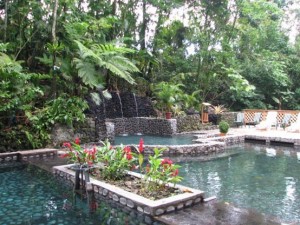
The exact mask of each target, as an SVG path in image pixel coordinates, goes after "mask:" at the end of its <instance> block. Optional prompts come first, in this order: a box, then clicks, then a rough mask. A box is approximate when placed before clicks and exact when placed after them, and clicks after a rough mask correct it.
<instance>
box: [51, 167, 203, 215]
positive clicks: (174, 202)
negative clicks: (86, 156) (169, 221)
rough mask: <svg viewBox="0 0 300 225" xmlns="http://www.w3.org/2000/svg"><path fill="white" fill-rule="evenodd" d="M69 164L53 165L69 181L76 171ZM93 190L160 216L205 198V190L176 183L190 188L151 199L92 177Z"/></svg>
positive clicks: (127, 206)
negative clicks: (176, 193)
mask: <svg viewBox="0 0 300 225" xmlns="http://www.w3.org/2000/svg"><path fill="white" fill-rule="evenodd" d="M68 167H69V165H64V166H56V167H53V173H54V174H55V176H58V177H63V178H64V179H66V180H67V181H68V182H70V181H71V182H74V180H75V179H74V176H75V172H74V171H72V170H70V169H68ZM129 173H130V175H132V176H137V177H141V176H142V175H141V174H137V173H133V172H129ZM89 186H92V190H93V191H94V193H95V194H96V195H100V196H101V197H102V198H105V199H108V200H113V201H115V202H118V203H120V204H121V205H123V206H124V207H126V208H129V209H133V210H137V211H139V212H141V213H143V214H145V215H150V216H158V215H162V214H164V213H168V212H173V211H175V210H181V209H184V208H186V207H189V206H192V205H194V204H199V203H201V202H202V201H203V199H204V197H203V196H204V192H203V191H200V190H196V189H192V188H188V187H184V186H181V185H176V187H177V188H179V189H181V190H188V191H187V192H184V193H182V194H178V195H176V196H172V197H168V198H164V199H160V200H155V201H153V200H150V199H146V198H144V197H142V196H139V195H137V194H134V193H131V192H128V191H125V190H123V189H122V188H120V187H116V186H114V185H111V184H108V183H105V182H102V181H99V180H96V179H93V178H90V184H89Z"/></svg>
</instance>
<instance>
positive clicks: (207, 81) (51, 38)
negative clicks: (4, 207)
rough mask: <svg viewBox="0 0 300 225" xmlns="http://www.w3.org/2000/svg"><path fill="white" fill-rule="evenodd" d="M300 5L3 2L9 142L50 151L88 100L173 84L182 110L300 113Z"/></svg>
mask: <svg viewBox="0 0 300 225" xmlns="http://www.w3.org/2000/svg"><path fill="white" fill-rule="evenodd" d="M299 3H300V1H299V0H296V1H291V0H271V1H268V0H255V1H251V0H230V1H229V0H201V1H196V0H189V1H182V0H172V1H170V0H151V1H146V0H126V1H125V0H112V1H102V0H60V1H58V0H38V1H37V0H26V1H25V0H0V27H1V31H2V32H1V33H0V117H1V120H0V129H1V135H2V136H1V137H3V136H5V140H7V141H8V142H17V143H20V144H22V145H23V146H24V143H23V140H21V138H18V137H16V135H15V132H16V130H21V131H22V132H23V133H24V137H25V139H27V140H28V141H29V142H28V146H27V147H28V148H32V147H33V148H38V147H42V146H44V145H45V144H46V143H47V141H48V140H49V132H50V130H51V127H52V126H53V125H54V124H55V123H63V124H68V125H69V126H72V125H73V123H74V122H80V121H83V120H84V118H85V114H84V110H86V109H87V108H88V104H87V102H86V101H85V98H86V96H87V95H90V96H92V97H93V99H95V101H96V102H97V101H98V102H99V101H100V99H99V97H97V94H98V93H100V92H102V93H104V94H106V95H107V93H109V92H110V91H132V92H135V93H137V94H139V95H147V96H149V97H153V96H155V94H156V93H155V91H156V90H157V87H159V86H162V85H161V84H164V83H165V82H167V83H168V84H170V85H173V84H174V85H175V86H176V87H178V88H180V92H177V94H178V93H179V94H182V96H181V99H182V100H183V102H184V104H181V105H180V110H181V111H183V112H184V111H185V110H187V109H189V108H193V107H194V108H197V107H198V106H199V103H201V102H210V103H212V104H214V105H217V104H222V105H226V106H227V108H230V109H231V110H241V109H244V108H268V109H300V84H299V82H298V81H299V79H300V51H299V50H300V38H299V31H298V33H297V30H295V32H294V33H291V32H290V29H291V28H293V27H297V26H298V27H299V26H300V22H299V21H300V16H299V15H300V10H299V7H297V6H299ZM179 98H180V96H179ZM16 121H22V122H21V123H20V122H16Z"/></svg>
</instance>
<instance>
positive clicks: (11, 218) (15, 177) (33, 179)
mask: <svg viewBox="0 0 300 225" xmlns="http://www.w3.org/2000/svg"><path fill="white" fill-rule="evenodd" d="M72 202H73V194H72V190H70V189H69V188H68V187H66V186H63V185H59V184H58V182H57V180H55V179H54V177H53V176H52V175H51V174H49V173H47V172H45V171H43V170H40V169H38V168H36V167H32V166H28V167H27V166H24V165H19V166H15V167H9V168H1V169H0V224H1V225H10V224H13V225H17V224H21V225H29V224H30V225H37V224H38V225H50V224H53V225H74V224H76V225H93V224H97V225H98V224H108V225H113V224H121V225H122V224H124V225H125V224H138V225H145V224H146V223H145V222H144V221H143V220H144V218H143V217H141V216H140V215H139V214H137V213H135V212H133V211H131V212H125V211H122V210H121V209H119V208H117V207H111V206H110V205H109V204H106V203H105V202H102V203H101V204H100V205H99V207H98V209H97V210H96V212H94V213H91V212H90V210H89V208H88V206H87V204H86V202H85V201H82V200H81V199H80V198H77V199H76V205H75V204H72ZM154 224H159V223H156V222H155V223H154Z"/></svg>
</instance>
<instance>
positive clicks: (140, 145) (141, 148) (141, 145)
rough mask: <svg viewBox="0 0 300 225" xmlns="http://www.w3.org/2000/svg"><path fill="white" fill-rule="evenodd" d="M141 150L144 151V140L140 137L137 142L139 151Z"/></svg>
mask: <svg viewBox="0 0 300 225" xmlns="http://www.w3.org/2000/svg"><path fill="white" fill-rule="evenodd" d="M143 151H144V140H143V138H141V139H140V144H139V152H140V153H142V152H143Z"/></svg>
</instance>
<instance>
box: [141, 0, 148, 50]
mask: <svg viewBox="0 0 300 225" xmlns="http://www.w3.org/2000/svg"><path fill="white" fill-rule="evenodd" d="M146 4H147V1H146V0H143V21H142V26H141V32H140V43H141V50H144V49H145V48H146V27H147V23H148V21H147V15H146Z"/></svg>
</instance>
